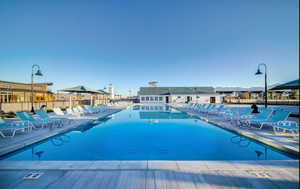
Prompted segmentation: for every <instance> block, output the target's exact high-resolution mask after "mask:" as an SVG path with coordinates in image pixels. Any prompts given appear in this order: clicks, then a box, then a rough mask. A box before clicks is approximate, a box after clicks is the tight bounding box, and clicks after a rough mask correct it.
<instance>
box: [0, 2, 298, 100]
mask: <svg viewBox="0 0 300 189" xmlns="http://www.w3.org/2000/svg"><path fill="white" fill-rule="evenodd" d="M298 7H299V5H298V0H194V1H191V0H184V1H182V0H178V1H176V0H169V1H167V0H164V1H163V0H151V1H150V0H144V1H143V0H135V1H127V0H120V1H116V0H102V1H101V0H99V1H96V0H90V1H88V0H49V1H46V0H45V1H40V0H35V1H30V0H26V1H25V0H1V1H0V80H8V81H17V82H30V73H31V65H32V64H39V65H40V66H41V69H42V71H43V72H44V75H45V76H44V77H42V78H40V79H38V81H41V82H43V81H49V82H53V83H54V86H53V87H52V88H53V89H60V88H65V87H72V86H75V85H81V84H82V85H86V86H88V87H92V88H103V87H104V86H106V85H108V84H109V83H112V84H113V85H114V86H116V90H117V91H118V92H120V93H123V94H126V93H128V90H129V89H131V90H132V91H133V92H136V91H137V90H138V88H139V87H141V86H146V85H147V82H148V81H159V82H160V86H241V87H250V86H262V85H263V78H262V77H257V76H254V73H255V71H256V69H257V64H258V63H260V62H262V61H263V62H265V63H266V64H267V65H268V68H269V70H268V72H269V82H270V83H271V84H272V83H281V82H286V81H290V80H294V79H297V78H299V35H298V33H299V25H298V22H299V17H298V16H299V8H298Z"/></svg>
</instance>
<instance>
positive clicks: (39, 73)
mask: <svg viewBox="0 0 300 189" xmlns="http://www.w3.org/2000/svg"><path fill="white" fill-rule="evenodd" d="M35 68H36V69H35ZM35 70H36V72H35V73H33V72H34V71H35ZM34 75H36V76H43V74H42V72H41V70H40V66H39V65H37V64H33V65H32V68H31V112H34V107H33V77H34Z"/></svg>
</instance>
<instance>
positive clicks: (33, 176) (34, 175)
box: [23, 172, 44, 179]
mask: <svg viewBox="0 0 300 189" xmlns="http://www.w3.org/2000/svg"><path fill="white" fill-rule="evenodd" d="M43 174H44V173H42V172H30V173H28V174H27V175H25V176H24V177H23V179H38V178H40V177H41V176H42V175H43Z"/></svg>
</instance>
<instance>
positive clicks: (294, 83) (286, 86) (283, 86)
mask: <svg viewBox="0 0 300 189" xmlns="http://www.w3.org/2000/svg"><path fill="white" fill-rule="evenodd" d="M283 89H299V79H296V80H294V81H290V82H287V83H283V84H281V85H277V86H275V87H273V88H271V89H270V90H283Z"/></svg>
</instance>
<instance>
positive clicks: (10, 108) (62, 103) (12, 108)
mask: <svg viewBox="0 0 300 189" xmlns="http://www.w3.org/2000/svg"><path fill="white" fill-rule="evenodd" d="M107 103H108V101H107V100H93V102H92V105H98V104H107ZM80 104H86V105H90V104H91V102H90V100H72V102H71V103H70V101H69V100H56V101H49V102H35V103H33V107H34V109H40V107H41V106H42V105H46V107H47V109H53V108H56V107H74V106H77V105H80ZM30 110H31V102H12V103H6V102H4V103H0V111H4V112H17V111H30Z"/></svg>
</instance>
